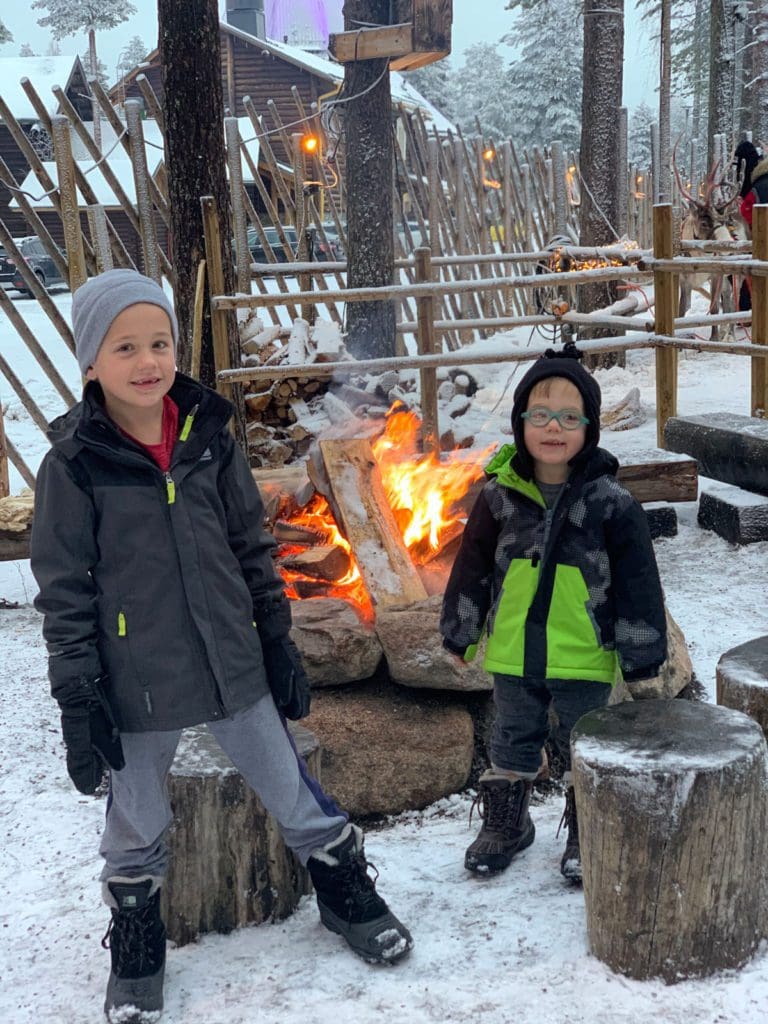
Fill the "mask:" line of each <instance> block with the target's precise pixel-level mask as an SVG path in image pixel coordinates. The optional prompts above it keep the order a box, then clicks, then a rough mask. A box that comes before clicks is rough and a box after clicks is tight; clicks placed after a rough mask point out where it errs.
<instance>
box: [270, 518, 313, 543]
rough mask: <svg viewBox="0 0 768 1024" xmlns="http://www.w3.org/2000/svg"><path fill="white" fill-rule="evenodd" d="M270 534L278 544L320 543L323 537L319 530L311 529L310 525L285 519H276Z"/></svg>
mask: <svg viewBox="0 0 768 1024" xmlns="http://www.w3.org/2000/svg"><path fill="white" fill-rule="evenodd" d="M272 536H273V537H274V538H275V540H276V541H277V542H278V544H303V545H305V546H306V545H309V544H322V543H323V540H324V539H325V538H324V537H323V535H322V533H320V531H319V530H313V529H312V527H311V526H304V525H303V523H289V522H287V521H286V520H285V519H278V520H277V522H276V523H275V525H274V527H273V529H272Z"/></svg>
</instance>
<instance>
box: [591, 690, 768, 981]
mask: <svg viewBox="0 0 768 1024" xmlns="http://www.w3.org/2000/svg"><path fill="white" fill-rule="evenodd" d="M571 744H572V749H573V774H574V788H575V793H576V807H577V812H578V817H579V833H580V837H581V858H582V864H583V868H584V898H585V904H586V911H587V935H588V938H589V945H590V948H591V950H592V952H593V953H594V955H595V956H597V957H598V958H599V959H600V960H602V961H603V962H604V963H606V964H608V966H609V967H610V968H611V969H612V970H614V971H618V972H620V973H622V974H626V975H628V976H629V977H631V978H637V979H639V980H645V979H648V978H654V977H661V978H663V979H664V980H665V981H666V982H667V983H669V984H672V983H674V982H677V981H680V980H682V979H684V978H688V977H702V976H707V975H711V974H714V973H715V972H716V971H720V970H724V969H729V968H736V967H740V966H741V965H742V964H744V963H745V962H746V961H747V960H748V959H749V958H750V957H751V956H752V955H753V954H754V953H755V951H756V949H757V947H758V946H759V944H760V942H761V940H762V939H763V938H764V937H765V934H766V925H767V924H768V915H767V914H766V903H765V899H766V881H767V879H768V874H767V869H766V858H767V857H768V835H767V831H766V830H767V829H768V800H766V783H767V782H768V761H767V759H766V746H765V739H764V738H763V734H762V731H761V729H760V727H759V726H758V725H757V723H755V722H753V721H752V720H751V719H749V718H747V716H746V715H743V714H741V713H740V712H738V711H732V710H730V709H726V708H719V707H713V706H712V705H711V704H699V703H694V702H692V701H686V700H641V701H632V702H627V703H624V704H617V705H616V706H614V707H611V708H601V709H600V710H598V711H592V712H590V713H589V714H588V715H585V716H584V717H583V718H582V719H581V721H580V722H578V723H577V725H576V726H575V728H574V730H573V734H572V737H571Z"/></svg>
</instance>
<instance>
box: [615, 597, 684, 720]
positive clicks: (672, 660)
mask: <svg viewBox="0 0 768 1024" xmlns="http://www.w3.org/2000/svg"><path fill="white" fill-rule="evenodd" d="M666 612H667V646H668V651H667V660H666V661H665V662H664V664H663V665H662V666H661V672H659V674H658V675H657V676H654V677H653V678H652V679H646V680H644V681H643V682H642V683H635V684H634V689H635V696H640V697H642V699H644V700H646V699H648V698H652V697H663V698H671V697H676V696H677V695H678V693H680V691H681V690H683V689H685V687H686V686H688V684H689V683H690V681H691V679H692V678H693V665H692V664H691V656H690V654H689V653H688V647H687V645H686V642H685V637H684V636H683V631H682V630H681V629H680V627H679V626H678V624H677V623H676V622H675V620H674V619H673V618H672V616H671V615H670V614H669V609H666ZM623 700H632V696H631V694H630V692H629V689H628V687H627V684H626V683H624V682H621V683H617V684H616V686H614V688H613V692H612V694H611V699H610V700H609V702H608V703H609V704H618V703H619V702H620V701H623Z"/></svg>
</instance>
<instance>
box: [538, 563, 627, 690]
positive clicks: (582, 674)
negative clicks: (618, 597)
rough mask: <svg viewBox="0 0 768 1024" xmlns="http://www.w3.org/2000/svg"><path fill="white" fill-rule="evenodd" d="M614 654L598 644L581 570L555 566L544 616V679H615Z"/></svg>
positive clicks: (566, 566) (602, 680)
mask: <svg viewBox="0 0 768 1024" xmlns="http://www.w3.org/2000/svg"><path fill="white" fill-rule="evenodd" d="M616 665H617V662H616V654H615V652H614V651H609V650H606V649H605V648H604V647H603V646H602V643H601V638H600V635H599V633H598V631H597V624H596V621H595V617H594V613H593V611H592V602H591V598H590V596H589V589H588V588H587V584H586V582H585V580H584V577H583V576H582V573H581V569H579V568H578V567H577V566H575V565H558V566H557V567H556V569H555V585H554V589H553V591H552V601H551V604H550V607H549V615H548V617H547V678H548V679H592V680H595V681H596V682H606V683H612V682H614V680H615V679H616Z"/></svg>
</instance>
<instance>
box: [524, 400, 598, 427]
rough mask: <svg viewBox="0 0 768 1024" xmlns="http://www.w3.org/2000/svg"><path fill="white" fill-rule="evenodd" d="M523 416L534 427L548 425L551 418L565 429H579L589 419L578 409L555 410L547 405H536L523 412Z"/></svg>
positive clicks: (584, 425) (585, 424)
mask: <svg viewBox="0 0 768 1024" xmlns="http://www.w3.org/2000/svg"><path fill="white" fill-rule="evenodd" d="M522 418H523V419H524V420H528V422H529V423H530V424H531V426H532V427H546V425H547V424H548V423H549V421H550V420H557V422H558V423H559V424H560V426H561V427H562V428H563V430H578V428H579V427H586V426H587V424H588V423H589V419H588V418H587V417H586V416H582V415H581V413H580V412H579V411H578V410H577V409H561V410H560V411H559V412H553V411H552V410H551V409H548V408H547V407H546V406H545V405H534V407H533V408H532V409H529V410H528V411H527V412H524V413H523V416H522Z"/></svg>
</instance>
